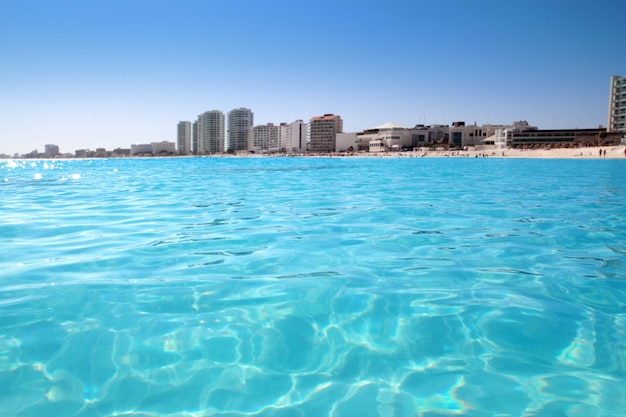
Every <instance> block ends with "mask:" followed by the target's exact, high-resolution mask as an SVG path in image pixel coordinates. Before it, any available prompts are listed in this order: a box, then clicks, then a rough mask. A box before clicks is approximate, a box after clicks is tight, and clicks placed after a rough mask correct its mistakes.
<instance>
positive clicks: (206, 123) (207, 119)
mask: <svg viewBox="0 0 626 417" xmlns="http://www.w3.org/2000/svg"><path fill="white" fill-rule="evenodd" d="M224 127H225V126H224V113H222V112H221V111H219V110H211V111H207V112H204V113H202V114H201V115H200V116H198V153H199V154H213V153H222V152H224V142H225V135H224Z"/></svg>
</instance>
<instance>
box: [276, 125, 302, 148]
mask: <svg viewBox="0 0 626 417" xmlns="http://www.w3.org/2000/svg"><path fill="white" fill-rule="evenodd" d="M280 127H281V128H280V150H281V152H287V153H302V152H306V147H307V143H306V136H307V134H306V129H307V124H306V123H304V122H303V121H302V120H296V121H294V122H291V123H289V124H287V123H281V124H280Z"/></svg>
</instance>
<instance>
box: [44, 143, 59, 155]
mask: <svg viewBox="0 0 626 417" xmlns="http://www.w3.org/2000/svg"><path fill="white" fill-rule="evenodd" d="M44 149H45V150H44V155H45V156H46V157H48V158H51V157H53V156H56V155H58V154H59V146H58V145H46V146H45V147H44Z"/></svg>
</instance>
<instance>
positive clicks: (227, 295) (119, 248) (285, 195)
mask: <svg viewBox="0 0 626 417" xmlns="http://www.w3.org/2000/svg"><path fill="white" fill-rule="evenodd" d="M625 173H626V161H622V160H600V159H598V160H592V159H589V160H523V159H515V160H512V159H509V160H507V159H495V158H479V159H472V158H468V159H445V158H442V159H421V158H250V159H238V158H171V159H157V158H155V159H108V160H107V159H101V160H98V159H94V160H49V161H42V160H39V161H30V160H5V161H0V220H1V222H0V416H2V417H6V416H11V417H14V416H15V417H26V416H37V417H41V416H46V417H55V416H96V417H98V416H133V417H147V416H155V417H159V416H176V417H200V416H228V417H246V416H258V417H301V416H311V417H318V416H332V417H370V416H371V417H374V416H377V417H405V416H407V417H417V416H420V417H422V416H423V417H435V416H623V415H625V414H626V176H625Z"/></svg>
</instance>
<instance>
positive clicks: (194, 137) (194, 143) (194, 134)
mask: <svg viewBox="0 0 626 417" xmlns="http://www.w3.org/2000/svg"><path fill="white" fill-rule="evenodd" d="M198 138H199V136H198V121H197V120H196V121H195V122H193V125H192V126H191V152H192V153H194V154H197V153H198V141H199V139H198Z"/></svg>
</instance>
